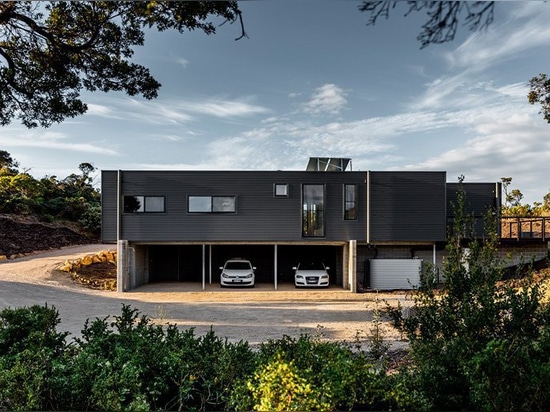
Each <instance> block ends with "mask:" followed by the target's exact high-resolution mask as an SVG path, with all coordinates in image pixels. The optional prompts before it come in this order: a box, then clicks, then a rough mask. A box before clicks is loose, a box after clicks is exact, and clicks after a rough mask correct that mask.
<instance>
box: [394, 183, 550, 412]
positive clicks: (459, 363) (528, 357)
mask: <svg viewBox="0 0 550 412" xmlns="http://www.w3.org/2000/svg"><path fill="white" fill-rule="evenodd" d="M460 190H461V188H460ZM458 199H459V203H458V205H457V208H456V213H455V214H456V219H455V222H454V227H453V230H452V233H451V237H450V239H449V242H448V249H447V252H448V254H447V261H446V264H445V267H444V279H445V280H444V283H443V284H442V286H441V287H440V288H439V287H438V285H437V284H435V283H433V282H427V283H425V284H424V285H423V286H422V287H421V288H419V290H418V291H417V293H416V296H415V310H414V311H413V314H412V315H411V316H409V317H407V318H406V317H404V316H403V312H402V311H401V308H399V307H398V308H389V309H388V310H389V313H390V315H391V316H392V319H393V322H394V325H395V326H396V327H397V328H398V329H399V330H400V331H401V332H402V333H404V334H405V335H406V336H407V338H408V339H409V341H410V347H411V356H412V359H413V365H412V367H411V368H410V369H408V370H405V371H403V372H402V374H403V377H404V378H403V379H404V385H406V386H407V385H408V387H410V386H411V380H412V381H413V382H414V386H415V387H416V388H417V389H418V391H420V399H422V398H423V399H425V401H423V402H422V404H424V405H426V406H431V407H433V408H435V409H439V410H456V409H473V410H531V409H536V410H546V409H549V408H550V396H549V393H548V391H547V390H545V389H544V388H545V387H547V386H548V383H549V381H548V378H549V376H550V351H549V349H550V347H549V343H550V341H549V340H548V337H549V330H548V328H549V325H550V323H549V320H550V311H549V308H548V305H547V304H543V303H541V302H542V300H541V297H542V296H543V289H542V283H541V281H534V280H533V279H532V278H525V279H523V280H521V281H518V282H517V283H515V284H510V283H506V282H502V281H501V278H502V273H503V270H502V268H503V265H502V262H500V261H499V259H498V255H497V248H496V245H497V236H496V230H495V226H494V223H495V222H494V218H493V217H492V214H491V213H489V214H488V218H487V223H486V227H487V228H489V229H488V232H489V233H490V236H488V237H486V238H485V239H475V237H474V236H473V235H472V233H473V231H471V219H470V218H469V216H467V215H465V213H464V202H465V196H464V193H463V192H460V193H459V197H458ZM466 247H467V249H466ZM403 406H404V407H408V408H412V407H413V406H414V405H403Z"/></svg>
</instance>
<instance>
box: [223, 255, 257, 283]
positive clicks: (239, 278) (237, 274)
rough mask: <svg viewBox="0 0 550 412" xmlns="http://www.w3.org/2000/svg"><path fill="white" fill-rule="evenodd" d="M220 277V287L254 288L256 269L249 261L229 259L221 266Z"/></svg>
mask: <svg viewBox="0 0 550 412" xmlns="http://www.w3.org/2000/svg"><path fill="white" fill-rule="evenodd" d="M220 270H221V271H222V273H221V275H220V286H222V287H223V286H250V287H253V286H254V281H255V274H254V271H255V270H256V268H255V267H254V266H252V263H250V261H249V260H246V259H241V258H234V259H229V260H228V261H226V262H225V264H224V265H223V266H220Z"/></svg>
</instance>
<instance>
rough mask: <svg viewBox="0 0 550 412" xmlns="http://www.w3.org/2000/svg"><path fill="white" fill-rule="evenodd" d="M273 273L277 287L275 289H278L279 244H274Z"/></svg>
mask: <svg viewBox="0 0 550 412" xmlns="http://www.w3.org/2000/svg"><path fill="white" fill-rule="evenodd" d="M273 262H274V264H273V272H274V273H273V274H274V277H273V278H274V279H275V283H274V287H275V290H277V288H278V283H277V281H278V279H277V245H274V246H273Z"/></svg>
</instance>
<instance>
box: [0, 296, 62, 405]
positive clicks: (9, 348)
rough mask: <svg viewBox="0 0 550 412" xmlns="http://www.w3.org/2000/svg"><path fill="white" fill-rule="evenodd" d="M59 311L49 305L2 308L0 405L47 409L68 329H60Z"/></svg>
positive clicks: (0, 315) (0, 328)
mask: <svg viewBox="0 0 550 412" xmlns="http://www.w3.org/2000/svg"><path fill="white" fill-rule="evenodd" d="M59 322H60V319H59V313H58V312H57V310H55V309H54V308H50V307H48V306H38V305H36V306H31V307H28V308H18V309H10V308H7V309H4V310H2V311H1V312H0V409H7V410H47V409H50V408H51V407H52V406H51V403H50V396H49V395H50V393H51V391H52V383H53V381H54V380H55V377H54V375H55V370H56V368H57V365H58V364H59V363H60V362H62V361H63V356H64V351H65V346H66V342H65V338H66V337H67V333H58V332H57V331H56V327H57V325H58V324H59Z"/></svg>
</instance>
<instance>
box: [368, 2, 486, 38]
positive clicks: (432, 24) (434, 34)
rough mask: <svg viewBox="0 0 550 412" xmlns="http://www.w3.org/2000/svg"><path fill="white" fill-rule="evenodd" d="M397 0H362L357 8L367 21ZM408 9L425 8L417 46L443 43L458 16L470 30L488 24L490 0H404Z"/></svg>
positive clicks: (386, 13)
mask: <svg viewBox="0 0 550 412" xmlns="http://www.w3.org/2000/svg"><path fill="white" fill-rule="evenodd" d="M403 3H404V2H400V1H391V0H376V1H363V3H362V4H361V6H360V7H359V10H360V11H361V12H365V13H368V14H369V21H368V24H369V25H374V24H375V23H376V21H377V20H378V19H379V18H380V17H384V18H386V19H387V18H388V17H389V15H390V12H391V10H392V9H394V8H396V6H398V5H401V4H403ZM406 3H407V6H408V11H407V12H406V15H409V14H411V13H413V12H421V11H425V12H426V16H427V18H428V20H427V21H426V23H424V25H423V26H422V32H421V33H420V34H419V35H418V37H417V39H418V40H419V41H420V44H421V48H424V47H426V46H429V45H430V44H438V43H446V42H450V41H452V40H453V39H454V37H455V35H456V32H457V29H458V25H459V22H460V20H461V19H464V25H465V26H468V28H469V29H470V30H472V31H474V30H479V29H484V28H487V27H489V25H490V24H491V23H492V22H493V15H494V8H495V2H494V1H472V2H468V1H407V2H406Z"/></svg>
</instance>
